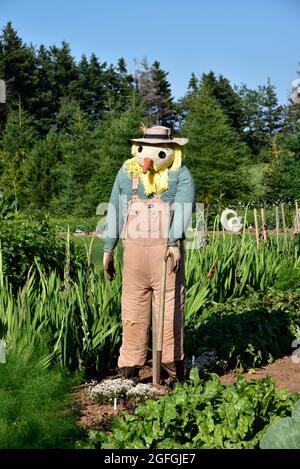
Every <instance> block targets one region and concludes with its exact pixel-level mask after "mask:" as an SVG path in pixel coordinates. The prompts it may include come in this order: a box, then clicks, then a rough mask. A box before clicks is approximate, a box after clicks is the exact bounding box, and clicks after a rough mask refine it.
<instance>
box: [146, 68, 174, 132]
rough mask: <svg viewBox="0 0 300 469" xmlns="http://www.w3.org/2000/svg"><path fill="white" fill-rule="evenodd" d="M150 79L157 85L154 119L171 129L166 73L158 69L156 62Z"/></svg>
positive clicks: (170, 95) (172, 110) (171, 121)
mask: <svg viewBox="0 0 300 469" xmlns="http://www.w3.org/2000/svg"><path fill="white" fill-rule="evenodd" d="M151 73H152V79H153V81H154V83H156V84H157V97H156V106H157V110H156V119H157V122H159V123H160V124H161V125H166V126H169V127H173V120H174V109H173V98H172V91H171V85H170V82H169V81H168V79H167V77H168V74H169V73H168V72H165V71H164V70H162V69H161V68H160V63H159V62H158V61H157V60H156V61H155V62H153V64H152V67H151Z"/></svg>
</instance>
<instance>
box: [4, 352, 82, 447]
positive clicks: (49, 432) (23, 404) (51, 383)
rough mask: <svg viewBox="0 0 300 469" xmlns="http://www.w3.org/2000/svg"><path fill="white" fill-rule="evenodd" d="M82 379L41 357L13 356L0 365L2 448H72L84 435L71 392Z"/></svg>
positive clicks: (25, 354)
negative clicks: (47, 366)
mask: <svg viewBox="0 0 300 469" xmlns="http://www.w3.org/2000/svg"><path fill="white" fill-rule="evenodd" d="M78 380H79V377H78V378H72V379H71V378H69V377H66V376H64V375H63V374H61V372H60V371H58V370H57V369H55V368H52V369H48V370H46V369H44V368H42V366H41V365H40V363H39V360H38V358H35V357H32V356H30V354H29V356H28V352H27V353H26V352H24V354H23V355H22V356H21V357H20V354H19V353H16V354H14V355H10V356H9V357H8V361H7V363H5V364H3V363H1V364H0V448H72V447H74V441H76V439H77V438H78V437H79V435H80V433H79V431H78V429H77V428H76V415H75V413H74V410H73V408H72V401H71V390H72V386H73V385H74V384H75V382H78Z"/></svg>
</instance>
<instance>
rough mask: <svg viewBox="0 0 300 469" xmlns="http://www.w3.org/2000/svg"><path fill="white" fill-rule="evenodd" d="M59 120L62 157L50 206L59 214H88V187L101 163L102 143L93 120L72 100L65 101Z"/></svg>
mask: <svg viewBox="0 0 300 469" xmlns="http://www.w3.org/2000/svg"><path fill="white" fill-rule="evenodd" d="M57 122H58V127H59V130H60V137H59V143H60V150H61V154H60V155H61V156H60V161H59V162H58V163H57V164H56V165H55V166H54V167H53V169H52V171H51V176H53V177H54V178H55V180H56V181H57V182H56V183H55V187H56V188H57V189H56V190H57V195H56V196H55V197H54V198H53V199H52V201H51V204H50V209H51V211H52V212H53V213H56V214H76V215H86V213H85V212H84V210H83V209H82V206H83V205H84V201H85V197H86V186H87V184H88V183H89V181H90V179H91V177H92V176H93V174H94V171H95V170H96V168H97V165H98V162H99V148H98V142H97V140H96V138H95V135H94V133H93V128H92V125H91V122H90V119H89V118H88V116H87V115H86V114H85V113H84V112H83V111H81V110H80V108H79V105H78V103H76V102H74V101H72V100H71V101H70V100H68V99H67V98H66V99H64V100H63V101H62V106H61V109H60V112H59V114H58V116H57Z"/></svg>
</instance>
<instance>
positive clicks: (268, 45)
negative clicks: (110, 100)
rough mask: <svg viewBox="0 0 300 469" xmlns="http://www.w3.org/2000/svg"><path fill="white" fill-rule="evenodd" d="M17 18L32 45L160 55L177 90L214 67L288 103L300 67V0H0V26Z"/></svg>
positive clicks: (113, 55) (111, 55) (109, 55)
mask: <svg viewBox="0 0 300 469" xmlns="http://www.w3.org/2000/svg"><path fill="white" fill-rule="evenodd" d="M9 20H11V21H12V23H13V26H14V28H15V29H17V31H18V34H19V36H21V38H22V39H23V40H24V41H25V42H27V43H29V42H32V43H33V44H34V45H40V44H42V43H43V44H45V45H51V44H56V45H59V43H60V42H61V41H62V40H65V41H67V42H68V43H69V44H70V46H71V50H72V54H73V56H75V58H76V59H79V58H80V56H81V55H82V54H83V53H85V54H86V55H88V56H89V55H90V54H91V53H92V52H94V53H95V54H96V55H97V56H98V57H99V59H100V61H102V62H103V61H107V62H109V63H114V64H115V63H116V62H117V60H118V58H119V57H124V58H125V59H126V62H127V65H128V68H129V70H130V71H131V72H133V71H134V59H142V57H143V56H147V57H148V60H149V62H150V63H152V62H153V61H154V60H159V61H160V62H161V66H162V68H163V69H165V70H166V71H168V72H169V80H170V83H171V85H172V91H173V94H174V95H175V97H176V98H177V97H180V96H182V95H183V94H184V93H185V92H186V90H187V84H188V81H189V78H190V75H191V73H192V72H194V73H195V74H196V75H197V76H199V75H200V74H201V73H203V72H208V71H209V70H213V71H214V72H216V73H217V74H223V75H224V76H225V77H227V78H228V79H229V80H230V81H231V83H232V84H240V83H242V82H243V83H246V84H247V85H248V86H249V87H251V88H256V87H257V86H258V85H261V84H265V83H266V81H267V78H268V77H270V78H271V82H272V83H273V84H274V85H275V86H276V88H277V93H278V97H279V101H280V103H285V102H286V100H287V96H288V94H289V92H290V87H291V82H292V80H293V79H295V78H297V71H298V70H300V65H298V62H299V61H300V47H299V44H300V0H251V1H250V0H151V1H150V0H148V1H145V0H144V1H143V0H80V1H79V0H51V1H50V0H48V1H47V0H44V1H43V0H0V27H1V29H2V27H3V26H4V25H5V24H6V22H7V21H9Z"/></svg>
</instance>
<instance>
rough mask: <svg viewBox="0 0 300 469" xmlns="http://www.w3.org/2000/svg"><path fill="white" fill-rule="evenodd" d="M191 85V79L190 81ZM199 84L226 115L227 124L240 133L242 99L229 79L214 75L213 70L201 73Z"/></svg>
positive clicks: (242, 123) (242, 126) (241, 127)
mask: <svg viewBox="0 0 300 469" xmlns="http://www.w3.org/2000/svg"><path fill="white" fill-rule="evenodd" d="M191 84H192V85H193V81H192V83H191ZM201 85H203V86H205V87H206V88H207V89H208V90H209V93H210V94H211V96H213V97H214V98H215V99H216V100H217V101H218V104H219V105H220V106H221V108H222V111H223V112H224V114H225V115H226V117H227V120H228V123H229V125H230V126H231V127H232V128H233V129H235V130H236V131H237V132H238V133H239V134H241V135H242V130H243V128H244V116H243V110H242V100H241V97H240V96H239V94H238V93H237V92H236V91H235V90H234V89H233V88H232V87H231V85H230V82H229V80H227V78H225V77H224V76H223V75H219V77H216V76H215V74H214V72H209V73H203V75H202V77H201Z"/></svg>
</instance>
